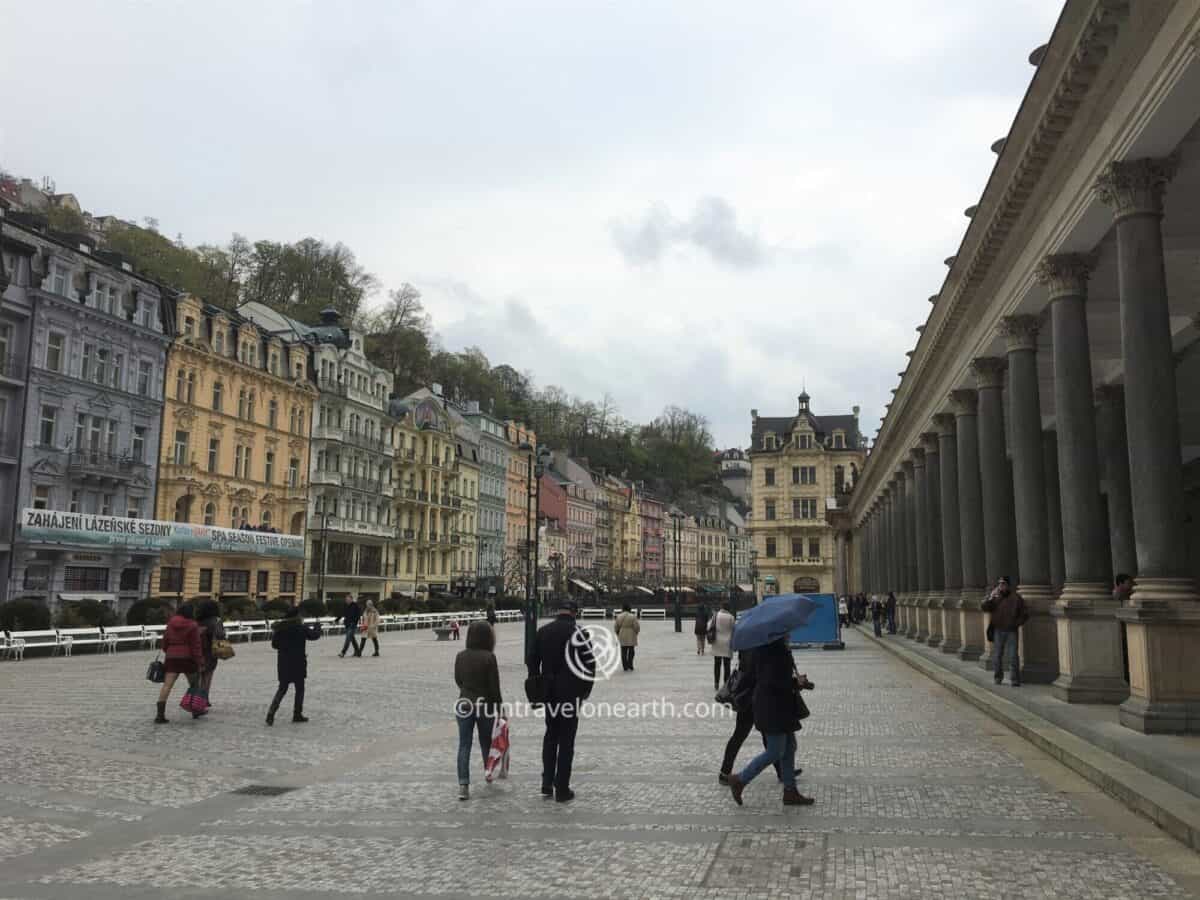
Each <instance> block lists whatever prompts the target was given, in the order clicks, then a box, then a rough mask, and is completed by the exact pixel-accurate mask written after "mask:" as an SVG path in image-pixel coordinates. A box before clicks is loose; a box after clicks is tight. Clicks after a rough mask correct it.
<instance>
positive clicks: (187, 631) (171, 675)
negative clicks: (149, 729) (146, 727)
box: [154, 603, 204, 722]
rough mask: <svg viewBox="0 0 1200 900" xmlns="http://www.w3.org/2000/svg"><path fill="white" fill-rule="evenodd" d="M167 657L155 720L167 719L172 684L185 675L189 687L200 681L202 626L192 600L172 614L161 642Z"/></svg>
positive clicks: (202, 665)
mask: <svg viewBox="0 0 1200 900" xmlns="http://www.w3.org/2000/svg"><path fill="white" fill-rule="evenodd" d="M159 649H160V650H162V652H163V655H164V656H165V657H166V660H165V667H166V670H167V677H166V679H165V680H164V681H163V686H162V690H160V691H159V692H158V715H157V716H156V717H155V719H154V721H155V722H166V721H167V716H166V712H167V698H168V697H170V696H171V688H173V687H175V682H176V681H178V680H179V676H180V675H182V676H183V677H184V678H186V679H187V683H188V689H189V690H191V689H192V688H194V687H195V686H196V685H197V684H198V683H199V682H198V678H199V674H200V673H201V672H203V671H204V651H203V649H202V647H201V642H200V626H199V625H197V624H196V613H195V611H194V610H193V609H192V604H190V603H184V604H183V605H182V606H180V607H179V609H178V610H177V611H176V612H175V615H173V616H171V618H170V621H168V622H167V627H166V630H165V631H163V636H162V643H161V644H160V645H159Z"/></svg>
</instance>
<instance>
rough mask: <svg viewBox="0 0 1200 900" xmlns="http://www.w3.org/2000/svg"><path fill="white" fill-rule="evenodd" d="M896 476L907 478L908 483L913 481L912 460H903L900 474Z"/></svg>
mask: <svg viewBox="0 0 1200 900" xmlns="http://www.w3.org/2000/svg"><path fill="white" fill-rule="evenodd" d="M897 474H898V476H901V477H904V478H907V479H908V480H909V481H912V479H913V463H912V460H911V459H906V460H904V462H902V463H900V472H899V473H897Z"/></svg>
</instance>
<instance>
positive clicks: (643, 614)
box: [638, 608, 667, 619]
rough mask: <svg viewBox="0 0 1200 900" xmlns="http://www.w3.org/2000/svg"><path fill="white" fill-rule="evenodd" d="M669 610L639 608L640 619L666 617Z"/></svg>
mask: <svg viewBox="0 0 1200 900" xmlns="http://www.w3.org/2000/svg"><path fill="white" fill-rule="evenodd" d="M666 617H667V611H666V610H665V609H641V608H639V609H638V618H639V619H665V618H666Z"/></svg>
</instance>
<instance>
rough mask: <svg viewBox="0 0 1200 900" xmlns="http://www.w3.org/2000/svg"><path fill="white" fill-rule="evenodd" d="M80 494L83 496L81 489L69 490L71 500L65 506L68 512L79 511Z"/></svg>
mask: <svg viewBox="0 0 1200 900" xmlns="http://www.w3.org/2000/svg"><path fill="white" fill-rule="evenodd" d="M82 496H83V492H82V491H71V502H70V504H69V505H68V507H67V511H68V512H73V513H77V512H79V502H80V499H81V498H82Z"/></svg>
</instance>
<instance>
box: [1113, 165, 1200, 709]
mask: <svg viewBox="0 0 1200 900" xmlns="http://www.w3.org/2000/svg"><path fill="white" fill-rule="evenodd" d="M1177 162H1178V161H1177V159H1175V158H1171V159H1167V160H1160V159H1140V160H1132V161H1128V162H1114V163H1112V164H1110V165H1109V167H1108V169H1107V170H1106V171H1105V172H1104V173H1103V174H1102V175H1101V176H1100V179H1099V181H1098V183H1097V185H1096V187H1097V192H1098V193H1099V195H1100V199H1101V200H1103V201H1104V202H1105V203H1107V204H1108V205H1109V206H1111V207H1112V208H1113V213H1114V221H1115V223H1116V232H1117V278H1118V284H1119V293H1120V298H1121V360H1122V363H1123V364H1124V370H1125V400H1126V407H1125V428H1126V433H1127V435H1128V438H1129V466H1130V470H1131V471H1132V472H1136V473H1137V478H1136V479H1134V480H1133V481H1132V485H1131V486H1132V498H1133V526H1134V534H1135V536H1136V546H1137V559H1138V576H1137V581H1136V583H1135V585H1134V590H1133V596H1132V597H1131V598H1130V606H1129V607H1126V608H1124V609H1121V610H1120V611H1119V612H1118V613H1117V615H1118V617H1119V618H1120V619H1121V620H1122V621H1124V622H1125V623H1126V635H1127V643H1128V648H1129V688H1130V696H1129V699H1128V700H1126V701H1125V702H1124V703H1123V704H1122V705H1121V713H1120V716H1121V723H1122V724H1123V725H1126V726H1128V727H1130V728H1134V729H1137V730H1138V731H1143V732H1200V679H1198V678H1196V660H1197V658H1198V657H1200V594H1197V592H1196V584H1195V582H1194V581H1193V579H1192V577H1191V575H1190V572H1189V567H1190V560H1189V559H1188V555H1187V535H1188V529H1187V526H1186V524H1185V507H1184V495H1183V464H1182V458H1181V452H1180V450H1181V442H1180V430H1179V401H1178V396H1177V387H1176V384H1175V354H1174V350H1173V347H1172V341H1171V322H1170V308H1169V306H1168V303H1167V275H1166V266H1165V264H1164V261H1163V242H1162V215H1163V189H1164V187H1165V185H1166V183H1167V182H1168V181H1169V180H1170V178H1171V176H1172V175H1173V174H1174V171H1175V168H1176V165H1177ZM1185 202H1186V198H1185Z"/></svg>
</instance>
